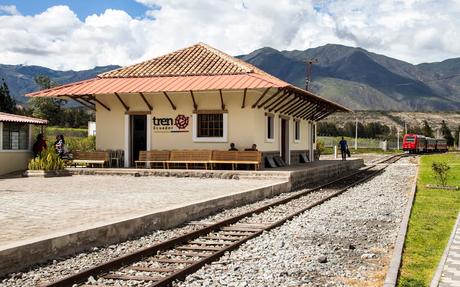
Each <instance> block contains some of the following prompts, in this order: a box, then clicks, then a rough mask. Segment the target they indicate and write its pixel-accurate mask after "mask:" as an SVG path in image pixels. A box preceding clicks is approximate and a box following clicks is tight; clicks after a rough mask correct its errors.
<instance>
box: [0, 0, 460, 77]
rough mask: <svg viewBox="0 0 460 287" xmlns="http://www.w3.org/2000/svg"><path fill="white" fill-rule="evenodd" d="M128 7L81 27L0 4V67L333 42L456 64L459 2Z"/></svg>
mask: <svg viewBox="0 0 460 287" xmlns="http://www.w3.org/2000/svg"><path fill="white" fill-rule="evenodd" d="M137 1H138V2H140V3H142V4H144V5H146V6H147V7H149V9H150V10H149V11H148V13H147V16H146V17H144V18H140V19H135V18H132V17H131V16H130V15H128V14H127V13H126V12H124V11H120V10H110V9H109V10H106V11H105V12H104V13H102V14H99V15H91V16H89V17H87V18H86V19H85V20H84V21H81V20H79V19H78V17H77V16H76V15H75V13H74V12H73V11H71V10H70V9H69V8H68V7H67V6H54V7H51V8H49V9H47V10H46V11H45V12H43V13H41V14H38V15H34V16H22V15H20V13H19V11H17V9H16V7H14V6H12V7H11V6H8V7H7V8H5V6H0V11H3V12H5V13H6V14H8V15H3V16H0V22H1V23H2V25H0V41H1V42H2V45H0V63H7V64H8V63H9V64H18V63H22V64H35V65H43V66H47V67H51V68H57V69H85V68H91V67H94V66H95V65H108V64H119V65H128V64H132V63H135V62H138V61H141V60H145V59H148V58H151V57H154V56H158V55H161V54H164V53H167V52H170V51H173V50H175V49H178V48H182V47H186V46H188V45H191V44H194V43H197V42H205V43H208V44H210V45H212V46H215V47H216V48H219V49H222V50H223V51H225V52H227V53H230V54H233V55H237V54H244V53H249V52H251V51H253V50H255V49H258V48H261V47H264V46H271V47H274V48H277V49H299V50H303V49H307V48H310V47H316V46H320V45H324V44H327V43H338V44H344V45H350V46H360V47H363V48H365V49H368V50H371V51H373V52H377V53H382V54H385V55H388V56H391V57H396V58H399V59H402V60H406V61H410V62H414V63H418V62H427V61H436V60H443V59H445V58H449V57H458V56H460V42H458V41H457V39H459V34H460V1H459V0H444V1H436V0H410V1H398V0H388V1H378V0H371V1H366V0H356V1H347V0H336V1H332V0H280V1H276V2H274V1H266V0H227V1H213V0H207V1H206V0H188V1H180V0H137ZM158 7H161V8H160V9H158ZM7 10H8V11H9V12H6V11H7ZM0 15H1V14H0Z"/></svg>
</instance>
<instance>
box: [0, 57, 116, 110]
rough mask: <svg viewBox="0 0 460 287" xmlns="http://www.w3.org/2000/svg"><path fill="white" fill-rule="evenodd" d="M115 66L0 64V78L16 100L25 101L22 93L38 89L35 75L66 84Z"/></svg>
mask: <svg viewBox="0 0 460 287" xmlns="http://www.w3.org/2000/svg"><path fill="white" fill-rule="evenodd" d="M117 68H119V66H104V67H96V68H94V69H91V70H84V71H56V70H52V69H48V68H44V67H40V66H23V65H0V79H1V78H3V79H5V81H6V83H7V84H8V87H9V89H10V94H11V95H12V96H13V97H14V98H15V99H16V101H17V102H19V103H25V102H27V99H26V97H25V96H24V95H25V94H27V93H30V92H34V91H37V90H38V89H39V87H38V86H37V84H35V81H34V77H35V76H37V75H46V76H49V77H50V78H51V79H52V80H53V81H55V82H56V83H58V84H66V83H70V82H75V81H81V80H86V79H89V78H93V77H95V76H96V75H98V74H100V73H103V72H106V71H109V70H113V69H117Z"/></svg>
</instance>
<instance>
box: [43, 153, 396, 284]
mask: <svg viewBox="0 0 460 287" xmlns="http://www.w3.org/2000/svg"><path fill="white" fill-rule="evenodd" d="M403 156H404V155H402V154H398V155H393V156H390V157H387V158H385V159H383V160H382V161H380V162H377V163H374V164H373V165H371V166H368V167H366V168H364V169H361V170H360V171H358V172H355V173H353V174H350V175H347V176H344V177H342V178H339V179H336V180H333V181H331V182H328V183H326V184H324V185H321V186H319V187H316V188H312V189H306V190H304V191H302V192H300V193H296V194H295V195H293V196H290V197H287V198H283V199H280V200H277V201H274V202H271V203H269V204H266V205H264V206H261V207H258V208H256V209H254V210H251V211H247V212H244V213H242V214H239V215H237V216H234V217H231V218H227V219H224V220H222V221H219V222H212V223H196V224H199V225H202V227H201V228H200V229H198V230H196V231H193V232H190V233H188V234H185V235H182V236H179V237H175V238H172V239H170V240H167V241H164V242H161V243H159V244H156V245H153V246H150V247H146V248H144V249H140V250H138V251H136V252H133V253H131V254H128V255H125V256H122V257H120V258H117V259H114V260H111V261H109V262H106V263H103V264H100V265H98V266H95V267H92V268H89V269H86V270H83V271H81V272H79V273H76V274H73V275H70V276H68V277H65V278H63V279H60V280H58V281H55V282H51V283H47V284H44V285H42V287H60V286H75V284H77V286H84V287H89V286H93V287H94V286H103V287H108V286H149V287H153V286H171V285H172V284H173V282H174V281H178V280H183V279H184V278H185V277H186V276H187V275H189V274H192V273H194V272H195V271H197V270H198V269H200V268H201V267H203V266H204V265H206V264H209V263H211V262H213V261H216V260H217V259H218V258H219V257H221V256H222V255H224V254H225V252H228V251H231V250H233V249H236V248H237V247H238V246H240V245H241V244H243V243H244V242H246V241H248V240H250V239H252V238H254V237H256V236H259V235H260V234H262V233H263V232H265V231H268V230H271V229H273V228H276V227H278V226H280V225H282V224H284V223H285V222H286V221H288V220H290V219H292V218H293V217H295V216H297V215H299V214H301V213H302V212H305V211H306V210H308V209H311V208H313V207H315V206H317V205H320V204H322V203H323V202H325V201H327V200H329V199H331V198H333V197H335V196H338V195H340V194H341V193H343V192H345V191H346V190H347V189H349V188H350V187H353V186H355V185H358V184H360V183H362V182H364V181H366V180H368V179H369V178H372V177H374V176H375V175H377V174H378V173H380V172H381V171H383V170H384V169H385V168H386V167H387V166H389V165H390V164H391V163H394V162H396V161H397V160H399V159H400V158H401V157H403ZM90 277H91V278H92V279H91V280H89V282H88V278H90Z"/></svg>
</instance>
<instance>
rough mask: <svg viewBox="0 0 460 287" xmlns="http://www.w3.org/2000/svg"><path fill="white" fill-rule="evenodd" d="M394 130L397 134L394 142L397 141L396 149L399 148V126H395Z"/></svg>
mask: <svg viewBox="0 0 460 287" xmlns="http://www.w3.org/2000/svg"><path fill="white" fill-rule="evenodd" d="M396 131H397V134H398V137H397V139H396V142H397V143H398V144H397V146H398V150H399V128H398V127H396Z"/></svg>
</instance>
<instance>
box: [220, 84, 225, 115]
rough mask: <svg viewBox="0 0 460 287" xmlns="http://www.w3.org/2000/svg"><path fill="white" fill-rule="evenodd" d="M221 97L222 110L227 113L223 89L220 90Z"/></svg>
mask: <svg viewBox="0 0 460 287" xmlns="http://www.w3.org/2000/svg"><path fill="white" fill-rule="evenodd" d="M219 96H220V108H221V109H222V110H223V111H225V103H224V95H223V92H222V89H219Z"/></svg>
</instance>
